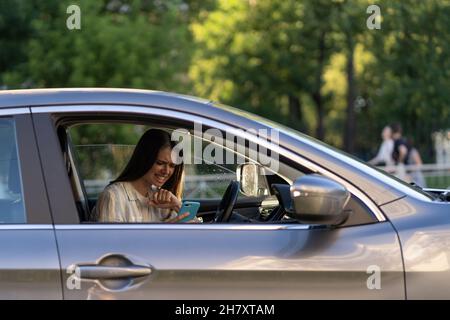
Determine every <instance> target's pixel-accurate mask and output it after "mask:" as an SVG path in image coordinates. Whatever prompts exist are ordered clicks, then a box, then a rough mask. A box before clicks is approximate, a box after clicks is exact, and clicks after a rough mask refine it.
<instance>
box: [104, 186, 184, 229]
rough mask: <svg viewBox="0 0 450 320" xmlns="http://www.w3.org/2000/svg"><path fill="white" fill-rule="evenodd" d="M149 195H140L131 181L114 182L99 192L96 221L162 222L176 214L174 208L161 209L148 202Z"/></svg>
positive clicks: (150, 192) (150, 194)
mask: <svg viewBox="0 0 450 320" xmlns="http://www.w3.org/2000/svg"><path fill="white" fill-rule="evenodd" d="M152 193H153V191H151V190H149V196H148V197H144V196H143V195H141V194H140V193H139V192H138V191H137V190H136V189H135V188H134V187H133V185H132V184H131V182H115V183H113V184H111V185H109V186H107V187H106V188H105V190H103V192H102V193H101V194H100V196H99V198H98V201H97V205H96V207H95V216H96V217H97V221H98V222H124V223H139V222H141V223H142V222H164V221H165V220H167V219H172V218H174V217H176V216H177V213H176V212H175V211H174V210H170V209H162V208H156V207H153V206H150V205H149V204H148V202H149V199H151V196H152Z"/></svg>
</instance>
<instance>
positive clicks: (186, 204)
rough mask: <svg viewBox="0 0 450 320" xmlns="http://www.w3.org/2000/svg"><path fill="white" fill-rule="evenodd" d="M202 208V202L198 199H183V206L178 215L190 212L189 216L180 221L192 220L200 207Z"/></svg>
mask: <svg viewBox="0 0 450 320" xmlns="http://www.w3.org/2000/svg"><path fill="white" fill-rule="evenodd" d="M199 208H200V202H196V201H183V205H182V206H181V209H180V211H179V212H178V215H180V214H183V213H186V212H189V216H187V217H186V218H183V219H181V220H180V221H179V222H186V221H189V220H192V219H194V218H195V216H196V215H197V212H198V209H199Z"/></svg>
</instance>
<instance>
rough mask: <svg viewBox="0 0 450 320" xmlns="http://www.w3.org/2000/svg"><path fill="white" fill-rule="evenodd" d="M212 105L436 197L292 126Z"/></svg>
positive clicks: (227, 107)
mask: <svg viewBox="0 0 450 320" xmlns="http://www.w3.org/2000/svg"><path fill="white" fill-rule="evenodd" d="M212 105H213V106H215V107H217V108H220V109H223V110H226V111H229V112H232V113H234V114H236V115H239V116H241V117H245V118H247V119H250V120H253V121H255V122H258V123H261V124H263V125H266V126H268V127H272V128H275V129H278V130H279V131H281V132H283V133H285V134H286V135H289V136H291V137H294V138H295V139H297V140H301V141H302V142H304V143H306V144H309V145H311V144H314V146H315V147H319V148H320V149H321V150H322V151H324V152H326V153H328V154H330V155H333V153H337V154H338V155H339V156H340V157H345V158H346V159H347V161H346V162H348V163H350V164H352V165H354V166H356V167H358V168H361V167H362V166H363V168H362V170H364V171H365V172H368V173H371V174H372V175H374V176H378V175H380V174H381V175H383V177H384V179H386V178H387V179H391V180H392V183H391V184H392V185H394V186H395V184H400V185H401V186H403V187H407V188H408V189H410V190H411V191H413V192H416V193H419V194H421V195H424V196H426V197H427V198H429V199H435V198H436V197H435V196H434V195H433V194H431V193H428V192H426V191H424V190H423V189H422V188H421V187H419V186H416V185H412V184H409V183H406V182H405V181H403V180H401V179H399V178H397V177H395V176H394V175H392V174H390V173H388V172H386V171H384V170H381V169H379V168H377V167H375V166H372V165H370V164H368V163H367V162H365V161H362V160H361V159H359V158H358V157H355V156H353V155H351V154H349V153H347V152H345V151H343V150H340V149H338V148H335V147H333V146H330V145H328V144H326V143H324V142H322V141H320V140H318V139H316V138H313V137H311V136H308V135H306V134H304V133H302V132H300V131H297V130H295V129H293V128H290V127H288V126H285V125H283V124H280V123H278V122H275V121H273V120H269V119H267V118H264V117H261V116H258V115H256V114H253V113H251V112H247V111H244V110H242V109H238V108H234V107H231V106H228V105H225V104H221V103H216V102H214V103H212Z"/></svg>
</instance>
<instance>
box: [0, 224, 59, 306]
mask: <svg viewBox="0 0 450 320" xmlns="http://www.w3.org/2000/svg"><path fill="white" fill-rule="evenodd" d="M5 227H7V229H5ZM62 298H63V296H62V286H61V275H60V264H59V257H58V253H57V247H56V241H55V232H54V230H53V228H52V226H51V225H49V226H45V225H26V226H17V225H16V226H14V227H13V226H5V225H0V299H38V300H41V299H62Z"/></svg>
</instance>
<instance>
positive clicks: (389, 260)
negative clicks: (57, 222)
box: [57, 222, 405, 299]
mask: <svg viewBox="0 0 450 320" xmlns="http://www.w3.org/2000/svg"><path fill="white" fill-rule="evenodd" d="M303 227H305V226H303ZM57 237H58V245H59V247H60V251H61V262H62V267H63V269H64V268H69V267H70V266H71V265H74V264H83V263H95V262H96V261H98V260H99V259H100V258H101V257H104V256H105V255H108V254H111V253H114V254H122V255H129V256H130V257H133V258H134V260H135V261H140V262H141V264H147V265H151V266H152V267H153V272H152V274H151V275H150V276H148V278H147V279H143V280H142V282H141V283H139V285H138V286H137V287H136V288H133V287H128V288H125V289H123V290H122V289H121V290H118V291H111V290H108V287H107V288H106V289H105V288H104V287H102V286H101V285H99V284H96V283H93V282H88V281H83V282H82V283H81V288H80V290H68V289H67V288H65V297H66V299H106V298H107V299H249V298H252V299H273V298H274V297H276V299H333V298H337V297H339V298H340V299H404V297H405V291H404V274H403V264H402V260H401V252H400V245H399V243H398V239H397V235H396V233H395V231H394V230H393V229H392V226H391V225H390V223H389V222H384V223H375V224H370V225H365V226H358V227H350V228H341V229H311V230H310V229H295V228H293V229H278V230H277V229H272V230H270V229H268V228H266V229H264V227H261V230H258V226H254V227H253V229H252V228H251V226H247V227H246V226H245V225H244V226H241V227H240V228H236V229H233V227H232V226H226V225H222V229H221V226H217V225H216V228H211V229H209V226H208V225H203V226H184V225H177V226H161V225H154V226H151V225H142V226H139V225H122V226H120V227H115V226H95V225H81V226H60V227H57ZM75 239H76V240H75ZM94 244H95V245H94ZM370 266H378V267H379V268H380V269H381V270H382V275H381V288H380V289H378V290H377V289H374V288H372V289H369V288H368V285H367V282H368V280H369V277H370V276H371V275H372V274H371V273H370V272H368V270H370ZM67 277H69V275H67ZM67 279H68V278H66V281H67Z"/></svg>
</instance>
